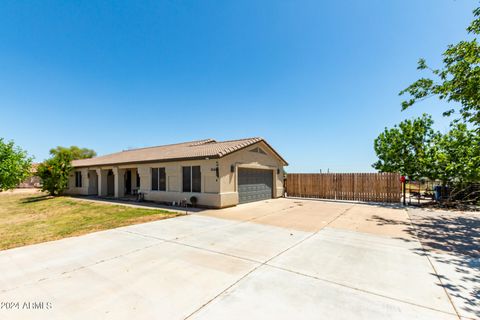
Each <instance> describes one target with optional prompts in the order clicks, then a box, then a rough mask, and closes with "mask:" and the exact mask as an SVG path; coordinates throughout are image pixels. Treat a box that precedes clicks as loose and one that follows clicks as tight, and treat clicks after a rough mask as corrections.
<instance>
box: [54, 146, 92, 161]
mask: <svg viewBox="0 0 480 320" xmlns="http://www.w3.org/2000/svg"><path fill="white" fill-rule="evenodd" d="M60 153H69V154H70V155H71V157H72V160H78V159H88V158H93V157H95V156H96V155H97V153H96V152H95V151H94V150H92V149H87V148H79V147H77V146H71V147H61V146H58V147H56V148H53V149H50V155H52V156H56V155H58V154H60Z"/></svg>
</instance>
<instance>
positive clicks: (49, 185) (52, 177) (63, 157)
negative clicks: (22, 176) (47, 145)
mask: <svg viewBox="0 0 480 320" xmlns="http://www.w3.org/2000/svg"><path fill="white" fill-rule="evenodd" d="M71 161H72V156H71V155H70V154H69V153H67V152H60V153H58V154H56V155H55V156H53V157H51V158H50V159H48V160H46V161H45V162H43V163H41V164H40V165H39V166H38V168H37V175H38V176H39V177H40V179H42V191H46V192H48V193H49V194H50V195H51V196H57V195H60V194H62V192H63V191H65V189H66V188H67V186H68V179H69V176H70V172H71V171H72V165H71Z"/></svg>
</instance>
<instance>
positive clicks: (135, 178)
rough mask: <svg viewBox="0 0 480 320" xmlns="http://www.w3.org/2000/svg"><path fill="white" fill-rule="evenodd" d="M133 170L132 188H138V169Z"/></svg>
mask: <svg viewBox="0 0 480 320" xmlns="http://www.w3.org/2000/svg"><path fill="white" fill-rule="evenodd" d="M130 171H131V172H132V179H131V186H132V190H134V189H137V188H138V186H137V169H136V168H133V169H131V170H130Z"/></svg>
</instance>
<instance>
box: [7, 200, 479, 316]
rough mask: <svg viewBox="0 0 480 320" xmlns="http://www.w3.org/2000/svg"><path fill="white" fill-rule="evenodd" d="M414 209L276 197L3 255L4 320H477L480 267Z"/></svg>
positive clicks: (29, 247)
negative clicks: (431, 236)
mask: <svg viewBox="0 0 480 320" xmlns="http://www.w3.org/2000/svg"><path fill="white" fill-rule="evenodd" d="M421 214H423V212H421V213H416V212H410V213H408V212H407V211H406V210H404V209H395V208H390V207H382V206H367V205H360V204H340V203H329V202H321V201H305V200H303V201H302V200H291V199H278V200H271V201H264V202H260V203H252V204H246V205H242V206H238V207H234V208H229V209H224V210H210V211H204V212H202V213H197V214H193V215H189V216H182V217H178V218H174V219H167V220H162V221H156V222H150V223H145V224H139V225H134V226H128V227H122V228H118V229H114V230H108V231H102V232H97V233H93V234H89V235H85V236H81V237H75V238H68V239H63V240H59V241H53V242H48V243H44V244H38V245H32V246H27V247H23V248H17V249H12V250H7V251H1V252H0V274H2V277H0V288H1V290H0V302H14V304H13V305H12V306H11V308H10V309H6V308H1V309H0V318H1V319H26V318H28V319H31V318H34V319H132V318H134V319H222V320H223V319H319V318H322V319H459V318H460V317H463V319H474V318H476V317H480V308H479V303H478V302H479V301H480V299H479V296H478V279H479V278H478V275H479V273H478V271H479V270H478V266H477V265H475V263H470V264H468V263H467V262H468V261H470V260H465V261H467V262H465V263H464V264H463V266H464V268H463V269H462V270H463V271H461V272H458V268H452V267H451V266H452V265H451V264H450V263H451V261H452V259H454V260H455V261H463V260H462V259H466V258H465V256H463V255H462V256H460V255H457V254H456V253H454V252H451V251H450V252H447V251H448V250H445V251H440V249H439V248H432V247H429V246H428V243H430V242H431V241H430V242H429V241H427V240H426V239H425V235H423V234H422V233H423V231H422V230H424V228H425V222H423V223H421V222H420V221H425V219H426V220H428V217H427V218H425V217H423V216H422V215H421ZM472 219H473V221H478V216H473V218H472ZM412 222H413V224H412ZM422 224H423V225H422ZM432 228H433V227H432ZM457 231H458V230H457ZM425 233H426V234H427V233H428V232H427V231H426V230H425ZM417 236H418V238H417ZM473 236H475V235H473ZM418 239H421V240H422V242H420V241H418ZM455 241H457V242H458V241H459V240H458V238H456V239H455ZM437 242H441V239H440V238H438V239H437ZM464 242H467V240H464ZM434 255H439V258H438V260H436V257H434ZM467 255H468V254H467ZM472 259H474V258H472ZM434 260H435V261H434ZM439 261H443V264H440V263H441V262H439ZM458 263H460V262H458ZM457 267H458V265H457ZM446 278H448V279H449V280H448V284H446V283H443V285H442V282H445V279H446ZM455 285H456V287H455ZM475 290H477V291H475ZM454 293H455V294H457V295H458V297H455V296H454ZM459 297H460V298H459ZM461 297H463V299H462V298H461ZM16 302H18V303H19V304H18V308H17V307H16V306H17V305H16ZM25 302H30V306H32V304H31V303H32V302H37V306H40V305H41V304H40V303H42V302H43V305H41V306H42V308H40V307H38V308H36V309H33V308H27V307H25V304H24V303H25Z"/></svg>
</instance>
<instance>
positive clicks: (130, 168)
mask: <svg viewBox="0 0 480 320" xmlns="http://www.w3.org/2000/svg"><path fill="white" fill-rule="evenodd" d="M72 165H73V167H74V171H73V172H72V174H71V176H70V181H69V186H68V189H67V190H66V193H68V194H79V195H98V196H102V197H108V196H110V197H115V198H125V197H132V196H134V195H136V194H140V195H141V196H142V197H143V198H144V199H145V200H150V201H158V202H169V203H171V202H176V203H179V202H182V201H185V200H186V201H187V203H188V202H189V201H190V198H191V197H192V196H195V197H196V198H197V199H198V205H199V206H206V207H214V208H222V207H228V206H234V205H237V204H239V203H245V202H251V201H258V200H263V199H269V198H277V197H281V196H282V195H283V175H284V174H283V167H284V166H286V165H288V164H287V162H286V161H285V160H284V159H283V158H282V157H281V156H280V155H279V154H278V153H277V152H276V151H275V150H274V149H273V148H272V147H271V146H270V145H269V144H268V143H267V142H266V141H265V140H264V139H262V138H249V139H240V140H232V141H215V140H213V139H207V140H200V141H191V142H184V143H178V144H171V145H165V146H157V147H149V148H141V149H134V150H127V151H122V152H118V153H113V154H109V155H105V156H99V157H95V158H91V159H82V160H75V161H73V163H72Z"/></svg>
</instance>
